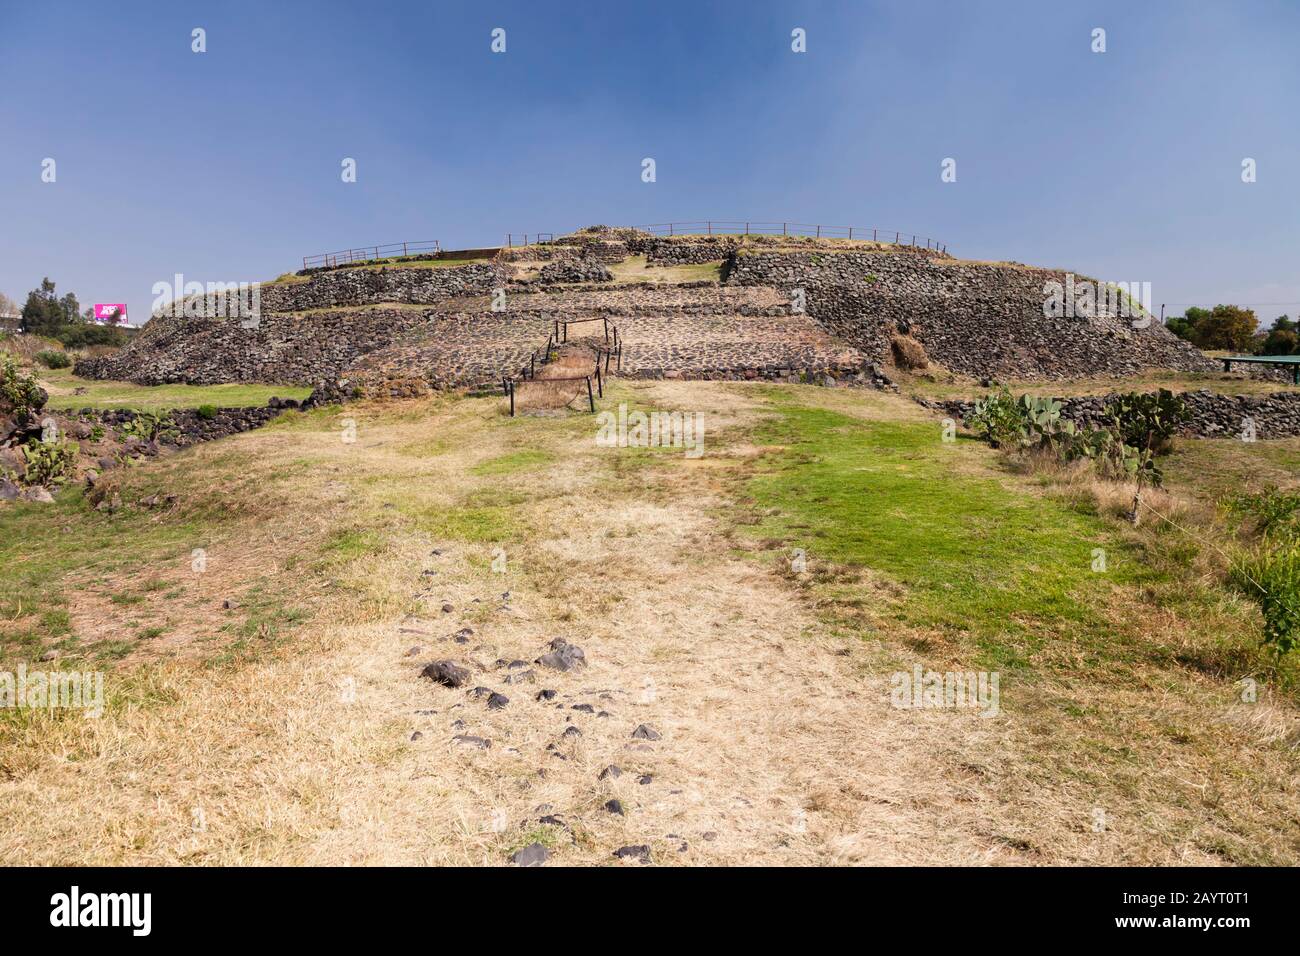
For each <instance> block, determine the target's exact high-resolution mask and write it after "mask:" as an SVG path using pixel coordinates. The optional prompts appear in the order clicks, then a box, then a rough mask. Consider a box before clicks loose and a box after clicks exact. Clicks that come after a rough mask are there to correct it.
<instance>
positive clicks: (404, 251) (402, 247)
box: [302, 239, 442, 269]
mask: <svg viewBox="0 0 1300 956" xmlns="http://www.w3.org/2000/svg"><path fill="white" fill-rule="evenodd" d="M441 251H442V246H441V244H440V243H439V242H438V240H437V239H424V240H421V241H419V242H388V243H383V244H381V245H377V246H359V247H357V248H356V249H340V250H339V251H338V252H323V253H321V254H320V255H318V256H303V257H302V267H303V268H304V269H332V268H334V267H335V266H343V265H349V264H350V263H353V262H370V261H371V260H374V259H391V258H395V257H397V256H416V255H427V254H429V253H433V252H441Z"/></svg>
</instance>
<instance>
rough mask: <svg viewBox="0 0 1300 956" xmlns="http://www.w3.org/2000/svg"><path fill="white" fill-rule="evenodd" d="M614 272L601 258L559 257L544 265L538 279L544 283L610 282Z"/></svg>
mask: <svg viewBox="0 0 1300 956" xmlns="http://www.w3.org/2000/svg"><path fill="white" fill-rule="evenodd" d="M613 278H614V274H613V273H612V272H610V271H609V269H607V268H606V267H605V264H604V263H603V262H601V261H600V260H599V259H557V260H555V261H553V262H548V263H547V264H546V265H544V266H542V268H541V271H540V272H539V273H538V275H537V281H538V282H541V283H543V284H549V283H556V282H574V283H581V282H610V281H611V280H613Z"/></svg>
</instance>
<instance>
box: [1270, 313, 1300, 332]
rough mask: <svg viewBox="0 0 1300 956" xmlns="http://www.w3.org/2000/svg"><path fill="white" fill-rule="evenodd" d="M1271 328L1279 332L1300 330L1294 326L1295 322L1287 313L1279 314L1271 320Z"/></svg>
mask: <svg viewBox="0 0 1300 956" xmlns="http://www.w3.org/2000/svg"><path fill="white" fill-rule="evenodd" d="M1273 328H1274V329H1276V330H1277V331H1279V332H1295V331H1300V330H1298V329H1297V328H1296V322H1295V320H1294V319H1292V318H1291V317H1290V316H1289V315H1279V316H1278V317H1277V319H1276V320H1275V321H1274V322H1273Z"/></svg>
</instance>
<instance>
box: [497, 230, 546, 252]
mask: <svg viewBox="0 0 1300 956" xmlns="http://www.w3.org/2000/svg"><path fill="white" fill-rule="evenodd" d="M529 236H532V237H533V238H532V239H529V238H528V237H529ZM554 238H555V233H553V232H507V233H506V248H507V249H513V248H514V247H515V246H530V245H532V244H533V243H534V242H550V241H551V240H552V239H554Z"/></svg>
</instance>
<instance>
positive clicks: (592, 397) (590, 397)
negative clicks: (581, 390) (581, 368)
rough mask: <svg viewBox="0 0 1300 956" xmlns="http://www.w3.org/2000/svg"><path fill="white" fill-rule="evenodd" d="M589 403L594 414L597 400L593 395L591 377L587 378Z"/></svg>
mask: <svg viewBox="0 0 1300 956" xmlns="http://www.w3.org/2000/svg"><path fill="white" fill-rule="evenodd" d="M587 402H588V404H590V405H591V410H592V412H595V411H596V398H595V396H594V395H592V394H591V376H590V375H588V376H587Z"/></svg>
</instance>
